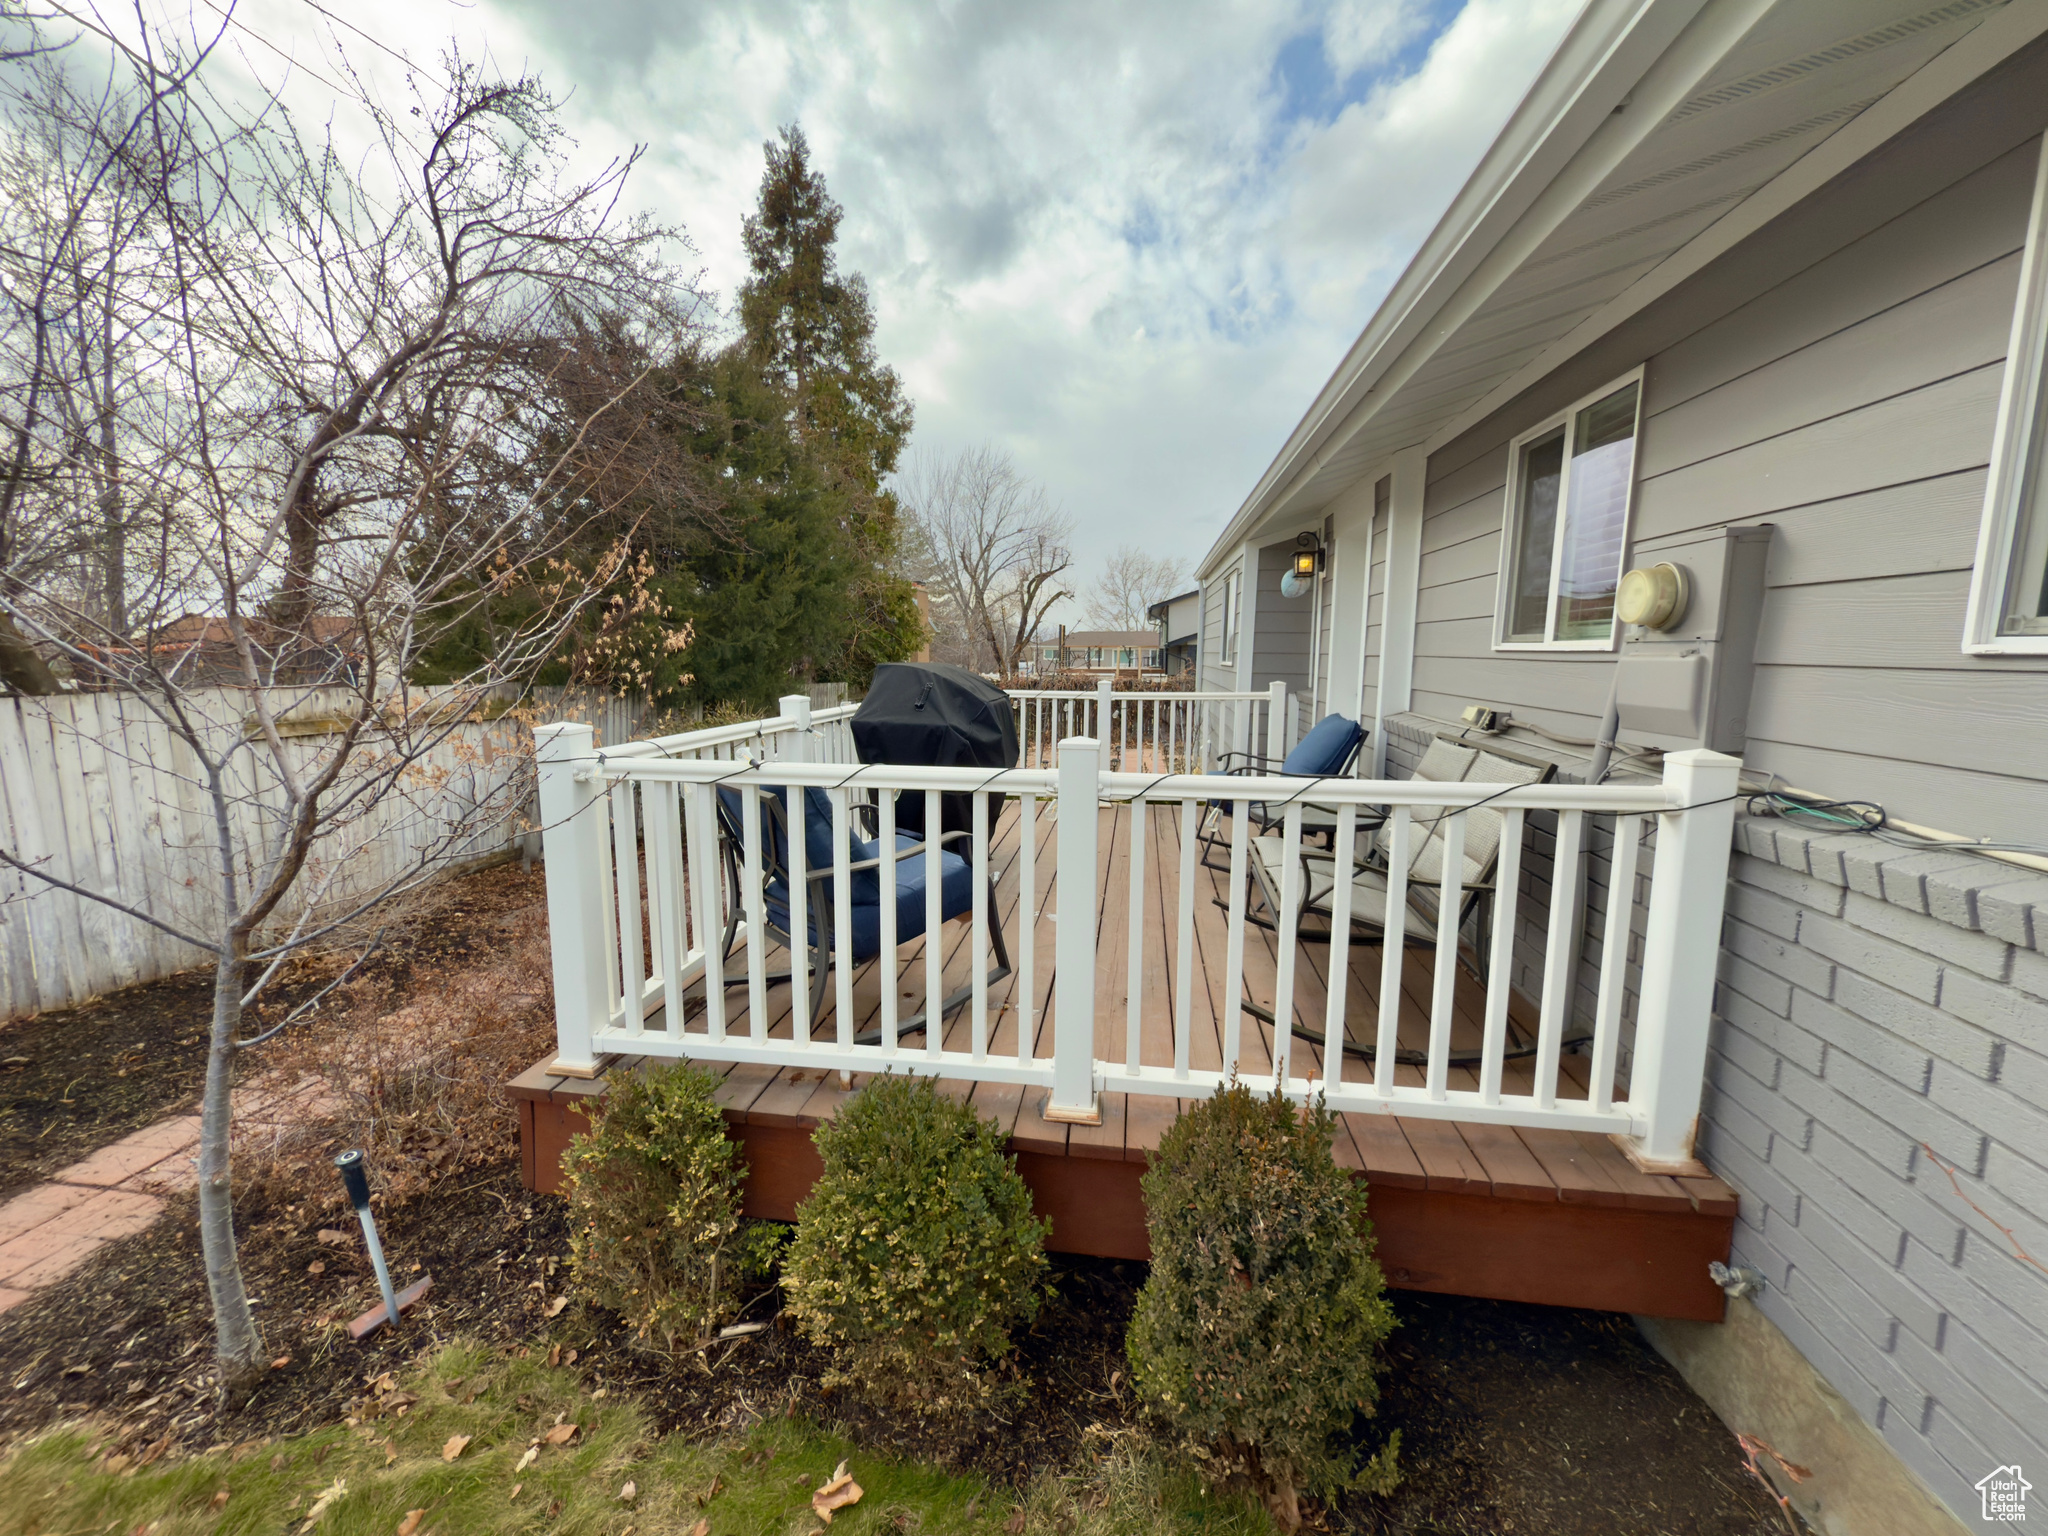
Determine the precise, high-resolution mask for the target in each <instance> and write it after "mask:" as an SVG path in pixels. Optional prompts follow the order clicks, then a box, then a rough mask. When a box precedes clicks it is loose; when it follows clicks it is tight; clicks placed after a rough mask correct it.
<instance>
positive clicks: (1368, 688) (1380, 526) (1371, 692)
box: [1358, 479, 1390, 721]
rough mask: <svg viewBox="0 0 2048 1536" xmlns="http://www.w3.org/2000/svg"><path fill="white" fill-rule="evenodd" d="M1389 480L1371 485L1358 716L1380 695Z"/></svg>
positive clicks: (1368, 715)
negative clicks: (1369, 554)
mask: <svg viewBox="0 0 2048 1536" xmlns="http://www.w3.org/2000/svg"><path fill="white" fill-rule="evenodd" d="M1389 490H1390V481H1389V480H1387V479H1382V480H1381V481H1380V482H1379V483H1378V484H1377V485H1375V486H1374V487H1373V511H1372V570H1371V571H1370V572H1369V573H1368V574H1367V577H1366V588H1365V671H1364V674H1363V678H1362V682H1361V686H1360V687H1359V690H1358V718H1359V719H1361V720H1367V721H1369V720H1371V719H1372V718H1373V716H1374V715H1376V714H1377V713H1378V712H1379V696H1380V633H1381V629H1380V613H1381V610H1382V609H1383V608H1384V607H1385V605H1386V597H1387V515H1388V502H1389Z"/></svg>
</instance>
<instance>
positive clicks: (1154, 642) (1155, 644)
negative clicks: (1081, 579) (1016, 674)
mask: <svg viewBox="0 0 2048 1536" xmlns="http://www.w3.org/2000/svg"><path fill="white" fill-rule="evenodd" d="M1029 650H1030V655H1031V657H1032V662H1033V666H1032V670H1033V671H1034V672H1040V673H1043V672H1099V673H1101V674H1102V675H1103V676H1104V677H1115V676H1118V675H1119V674H1121V675H1124V676H1137V675H1143V674H1157V673H1158V672H1160V671H1161V670H1162V669H1161V666H1160V659H1159V658H1160V644H1159V631H1158V630H1156V629H1070V630H1068V631H1066V633H1065V635H1064V636H1062V637H1059V638H1056V639H1054V640H1051V641H1041V642H1039V643H1038V644H1037V645H1035V646H1032V647H1030V648H1029Z"/></svg>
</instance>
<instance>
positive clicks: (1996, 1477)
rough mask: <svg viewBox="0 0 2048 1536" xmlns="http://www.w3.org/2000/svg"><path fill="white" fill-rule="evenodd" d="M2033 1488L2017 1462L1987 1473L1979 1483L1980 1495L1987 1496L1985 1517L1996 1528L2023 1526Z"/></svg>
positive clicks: (1985, 1499)
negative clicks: (2000, 1526) (2028, 1497)
mask: <svg viewBox="0 0 2048 1536" xmlns="http://www.w3.org/2000/svg"><path fill="white" fill-rule="evenodd" d="M2033 1486H2034V1485H2033V1484H2032V1483H2030V1482H2028V1481H2027V1480H2026V1479H2025V1478H2024V1477H2022V1476H2020V1469H2019V1466H2018V1464H2017V1463H2015V1464H2014V1465H2012V1466H2009V1467H1998V1468H1995V1469H1993V1470H1992V1471H1990V1472H1987V1473H1985V1474H1984V1476H1983V1477H1981V1478H1979V1479H1978V1481H1977V1492H1978V1493H1980V1494H1982V1495H1983V1497H1984V1518H1985V1519H1986V1520H1988V1521H1990V1522H1992V1523H1993V1524H1996V1525H2024V1524H2025V1523H2026V1519H2027V1494H2028V1493H2029V1492H2030V1491H2031V1490H2032V1489H2033Z"/></svg>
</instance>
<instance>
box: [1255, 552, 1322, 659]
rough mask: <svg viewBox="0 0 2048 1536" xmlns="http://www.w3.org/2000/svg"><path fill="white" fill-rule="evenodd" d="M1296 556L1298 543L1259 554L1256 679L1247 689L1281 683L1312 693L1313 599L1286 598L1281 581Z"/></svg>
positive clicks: (1256, 613) (1256, 614)
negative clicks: (1310, 674)
mask: <svg viewBox="0 0 2048 1536" xmlns="http://www.w3.org/2000/svg"><path fill="white" fill-rule="evenodd" d="M1293 555H1294V541H1293V540H1292V539H1289V540H1288V541H1287V542H1286V543H1284V544H1268V545H1266V546H1265V547H1264V548H1263V549H1261V550H1260V551H1259V560H1258V569H1259V578H1258V579H1259V595H1258V605H1257V611H1256V612H1255V613H1254V614H1253V616H1252V628H1253V630H1254V635H1255V638H1254V639H1253V641H1252V669H1251V670H1252V676H1251V681H1250V682H1249V683H1248V684H1247V685H1246V686H1247V687H1250V688H1264V687H1265V686H1267V685H1268V684H1269V683H1273V682H1281V683H1285V684H1286V685H1287V688H1288V690H1289V691H1290V692H1294V693H1304V694H1305V693H1307V692H1308V689H1309V652H1310V625H1311V624H1312V622H1313V621H1314V618H1315V603H1314V600H1313V598H1312V597H1282V596H1281V595H1280V578H1281V577H1282V576H1283V575H1285V574H1286V572H1287V567H1288V564H1289V562H1290V561H1291V559H1292V558H1293Z"/></svg>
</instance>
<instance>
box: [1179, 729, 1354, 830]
mask: <svg viewBox="0 0 2048 1536" xmlns="http://www.w3.org/2000/svg"><path fill="white" fill-rule="evenodd" d="M1364 740H1365V728H1364V727H1363V726H1361V725H1360V724H1359V723H1358V722H1357V721H1356V720H1353V719H1350V718H1349V717H1347V716H1344V715H1334V714H1333V715H1325V716H1323V718H1322V719H1320V720H1318V721H1317V722H1316V723H1315V725H1314V727H1313V728H1312V729H1311V730H1310V731H1309V733H1308V734H1307V735H1306V736H1304V737H1302V738H1301V740H1300V741H1298V742H1296V743H1295V744H1294V750H1293V751H1292V752H1290V753H1288V754H1287V756H1286V757H1284V758H1283V759H1281V762H1280V771H1281V772H1282V773H1284V774H1292V775H1294V776H1295V777H1297V778H1309V779H1320V778H1328V777H1330V776H1331V775H1333V774H1339V773H1342V772H1343V771H1344V768H1345V765H1346V764H1347V763H1349V762H1350V761H1351V754H1352V753H1354V752H1356V751H1357V750H1358V746H1359V743H1360V742H1362V741H1364ZM1212 771H1213V772H1217V773H1218V774H1219V775H1220V773H1221V772H1222V770H1212ZM1209 804H1210V805H1212V806H1214V807H1215V808H1216V809H1217V810H1219V811H1221V812H1223V814H1224V815H1226V816H1228V815H1229V814H1230V813H1231V803H1230V802H1229V801H1228V800H1211V801H1210V802H1209Z"/></svg>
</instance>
